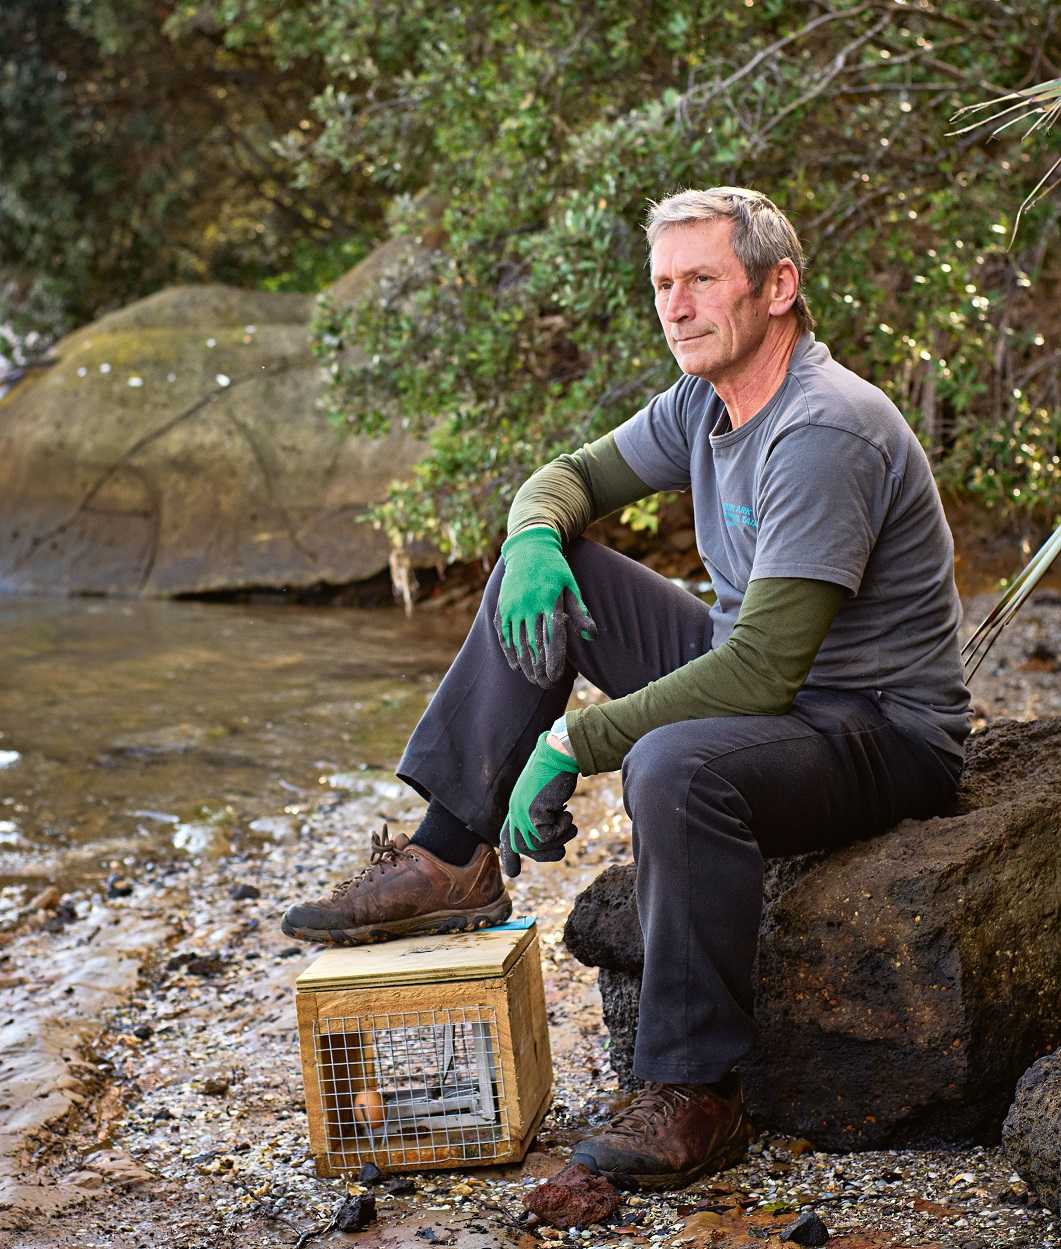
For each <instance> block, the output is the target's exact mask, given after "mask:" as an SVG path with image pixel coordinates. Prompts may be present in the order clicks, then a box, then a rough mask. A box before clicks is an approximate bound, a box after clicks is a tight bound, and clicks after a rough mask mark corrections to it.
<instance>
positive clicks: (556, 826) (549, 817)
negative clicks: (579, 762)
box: [500, 772, 578, 880]
mask: <svg viewBox="0 0 1061 1249" xmlns="http://www.w3.org/2000/svg"><path fill="white" fill-rule="evenodd" d="M577 783H578V775H577V774H575V773H571V772H561V773H560V775H559V776H557V777H554V779H553V780H551V781H550V782H549V783H548V785H546V786H545V787H544V788H543V789H541V790H539V792H538V796H537V797H536V798H535V799H534V801H533V802H532V803H531V804H530V817H531V820H532V821H533V824H534V833H533V834H532V835H531V836H528V835H527V834H525V833H522V832H520V831H519V830H518V829H515V830H513V828H512V827H511V826H510V824H509V822H508V821H506V822H505V827H504V828H503V829H502V830H501V847H500V849H501V866H502V867H503V868H504V871H505V875H506V876H508V877H509V878H510V879H512V880H514V879H515V878H516V877H517V876H518V875H519V874H520V872H521V871H522V870H523V866H522V864H521V862H520V856H521V855H525V856H526V857H527V858H528V859H533V860H534V861H535V862H536V863H559V862H560V860H561V859H562V858H564V857H565V856H566V854H567V850H566V849H565V847H566V846H567V843H568V842H569V841H572V840H573V839H574V838H575V837H577V836H578V829H577V828H576V827H575V821H574V817H573V816H572V815H571V812H570V811H568V809H567V800H568V799H569V798H570V797H571V795H572V794H573V793H574V792H575V786H576V784H577ZM532 837H533V839H534V840H532ZM535 840H536V842H537V844H536V845H535V844H534V841H535Z"/></svg>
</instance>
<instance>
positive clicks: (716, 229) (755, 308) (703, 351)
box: [652, 218, 772, 381]
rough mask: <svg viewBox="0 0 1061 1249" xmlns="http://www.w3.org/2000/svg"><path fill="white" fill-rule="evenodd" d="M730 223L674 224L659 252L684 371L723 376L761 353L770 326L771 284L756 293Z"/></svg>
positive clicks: (655, 276) (661, 310)
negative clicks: (737, 252)
mask: <svg viewBox="0 0 1061 1249" xmlns="http://www.w3.org/2000/svg"><path fill="white" fill-rule="evenodd" d="M732 234H733V223H732V222H730V221H726V220H725V219H724V218H717V219H715V220H714V221H697V222H694V223H691V224H689V225H676V226H671V227H670V228H669V229H666V230H664V231H663V233H662V234H661V235H660V236H659V238H658V239H657V240H656V242H655V245H654V246H653V248H652V285H653V287H654V289H655V292H656V312H657V313H658V314H659V319H660V322H661V324H662V326H663V330H664V333H665V334H666V335H667V345H668V347H670V349H671V351H672V352H673V354H674V358H675V360H677V361H678V363H679V364H680V365H681V368H682V371H683V372H685V373H690V374H692V375H693V376H694V377H702V378H705V379H706V380H708V381H714V380H715V379H716V378H721V377H724V376H725V375H726V374H727V373H728V372H729V371H730V370H731V369H733V368H734V366H740V365H742V364H744V363H746V362H747V361H748V360H749V359H750V358H751V357H752V356H754V354H755V352H756V351H757V350H758V349H759V347H760V345H761V344H762V342H763V339H764V338H765V337H766V332H767V329H768V327H769V324H770V305H771V298H772V289H771V283H770V282H769V281H767V282H766V283H764V285H763V289H762V291H760V293H759V294H758V295H753V294H752V289H751V287H750V286H749V285H748V279H747V277H746V276H745V273H744V269H743V267H742V266H741V263H740V261H739V260H738V259H737V257H736V256H735V255H734V254H733V249H732V247H730V238H731V236H732Z"/></svg>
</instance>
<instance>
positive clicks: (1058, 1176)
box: [1002, 1053, 1061, 1211]
mask: <svg viewBox="0 0 1061 1249" xmlns="http://www.w3.org/2000/svg"><path fill="white" fill-rule="evenodd" d="M1002 1148H1003V1150H1004V1151H1005V1154H1006V1158H1007V1159H1008V1160H1009V1163H1010V1165H1011V1166H1012V1167H1013V1169H1014V1170H1015V1171H1016V1172H1017V1174H1018V1175H1020V1177H1021V1178H1022V1179H1024V1180H1026V1181H1027V1183H1028V1187H1029V1188H1030V1189H1031V1190H1032V1192H1033V1193H1034V1194H1035V1195H1036V1197H1038V1198H1039V1200H1040V1201H1041V1202H1042V1203H1043V1205H1044V1206H1048V1207H1049V1208H1050V1209H1051V1210H1055V1211H1057V1210H1061V1053H1055V1054H1046V1055H1045V1056H1044V1057H1042V1058H1040V1059H1039V1061H1038V1062H1036V1063H1033V1064H1032V1065H1031V1066H1030V1067H1029V1068H1028V1070H1027V1071H1026V1072H1025V1073H1024V1075H1022V1076H1021V1078H1020V1083H1019V1084H1018V1085H1017V1095H1016V1097H1015V1098H1014V1099H1013V1105H1012V1106H1011V1107H1010V1111H1009V1114H1008V1115H1007V1116H1006V1122H1005V1123H1004V1124H1003V1125H1002Z"/></svg>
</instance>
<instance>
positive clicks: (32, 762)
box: [0, 598, 468, 902]
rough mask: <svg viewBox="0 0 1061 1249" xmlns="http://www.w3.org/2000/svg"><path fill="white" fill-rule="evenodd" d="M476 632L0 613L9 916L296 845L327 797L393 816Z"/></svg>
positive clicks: (127, 609) (348, 620) (353, 620)
mask: <svg viewBox="0 0 1061 1249" xmlns="http://www.w3.org/2000/svg"><path fill="white" fill-rule="evenodd" d="M467 625H468V621H467V619H465V618H463V617H457V618H456V619H454V618H452V617H450V618H443V617H441V616H435V615H433V614H429V613H419V614H418V615H417V616H416V618H415V619H414V620H412V621H407V620H406V619H405V617H404V616H402V615H401V614H400V613H399V612H397V611H389V610H382V611H371V612H369V611H353V610H343V609H335V608H327V609H312V608H291V607H276V608H271V607H250V606H228V605H220V604H203V603H174V602H116V601H101V600H84V599H46V598H37V599H9V598H0V889H2V891H3V892H2V894H0V899H2V900H7V899H10V901H11V902H15V901H16V897H15V895H16V894H17V895H19V896H22V897H24V896H25V894H26V889H27V887H29V888H34V887H36V885H38V884H42V883H44V882H47V881H54V882H55V883H57V884H58V885H59V886H60V888H63V889H68V888H71V887H73V886H74V885H75V884H81V883H85V882H86V881H87V880H91V879H99V877H100V876H101V875H104V876H106V875H110V874H112V873H117V874H122V873H123V872H130V873H133V872H135V866H136V865H137V864H140V863H143V862H146V861H150V860H155V861H159V862H160V861H164V860H167V859H172V858H173V857H175V856H185V855H187V856H192V857H197V856H210V855H213V854H228V853H232V852H233V851H236V850H239V849H240V848H244V847H246V848H249V847H250V846H251V845H252V844H255V843H257V844H261V842H263V841H268V840H270V839H279V838H284V837H288V836H293V835H296V834H297V829H298V825H299V816H300V813H301V809H302V806H304V804H305V803H306V802H307V801H308V800H309V798H310V797H311V795H312V796H318V795H319V794H320V793H321V792H322V789H326V788H328V787H330V788H332V789H335V790H336V791H338V792H342V791H349V790H350V789H352V788H353V789H355V790H361V791H364V788H365V786H366V784H367V785H369V786H376V787H377V788H379V790H380V792H381V795H382V796H388V791H389V789H390V787H392V786H394V785H396V782H395V781H394V779H393V774H392V771H391V770H392V769H393V767H394V765H395V764H396V762H397V760H398V757H399V755H400V753H401V748H402V746H403V744H404V742H405V739H406V737H407V736H408V734H409V732H410V730H411V729H412V727H413V725H414V724H415V723H416V721H417V719H418V718H419V716H420V714H421V713H422V712H423V709H424V707H425V706H426V704H427V702H428V701H429V699H430V697H431V695H432V693H433V691H434V690H435V689H436V688H437V685H438V682H439V680H440V678H441V675H442V673H444V672H445V669H446V667H447V666H448V664H449V662H450V660H451V659H452V657H453V655H454V654H455V653H456V650H457V648H458V647H459V645H460V642H461V639H462V637H463V634H464V632H465V631H466V629H467ZM16 755H17V757H15V756H16ZM5 764H6V766H4V765H5ZM394 796H396V795H394ZM19 886H21V887H19Z"/></svg>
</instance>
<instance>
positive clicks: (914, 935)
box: [564, 717, 1061, 1149]
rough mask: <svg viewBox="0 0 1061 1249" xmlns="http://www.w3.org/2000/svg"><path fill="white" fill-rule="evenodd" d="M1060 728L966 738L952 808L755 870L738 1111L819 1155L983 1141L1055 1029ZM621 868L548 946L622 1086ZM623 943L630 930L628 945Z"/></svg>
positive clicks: (629, 972)
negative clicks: (751, 995)
mask: <svg viewBox="0 0 1061 1249" xmlns="http://www.w3.org/2000/svg"><path fill="white" fill-rule="evenodd" d="M1059 906H1061V717H1051V718H1050V719H1046V720H1039V721H1033V722H1031V723H1028V724H1017V723H1013V722H1006V723H1002V724H999V725H996V726H994V727H993V728H990V729H988V730H986V731H985V732H983V733H981V734H979V735H978V736H976V737H974V738H973V739H972V740H971V741H970V746H969V757H968V767H967V772H966V779H965V781H964V782H963V785H962V788H961V790H960V791H959V793H958V796H957V798H956V800H955V804H954V808H953V812H952V813H951V814H949V815H947V816H945V817H942V818H939V819H933V820H927V821H924V822H917V821H912V820H911V821H907V822H905V823H903V824H901V825H899V826H898V827H897V828H895V829H893V830H891V831H890V832H888V833H886V834H884V835H883V836H881V837H876V838H874V839H872V840H870V841H866V842H861V843H857V844H855V845H852V846H850V847H848V848H846V849H844V850H841V851H839V852H837V853H835V854H832V855H811V856H803V857H801V858H799V859H791V860H788V859H781V860H772V861H769V862H768V864H767V902H766V907H765V910H764V915H763V923H762V928H761V931H760V944H759V959H758V966H757V973H756V975H757V979H756V1017H757V1019H758V1021H759V1023H760V1026H761V1035H760V1039H759V1042H758V1044H757V1046H756V1048H755V1049H754V1051H753V1052H752V1053H751V1054H750V1055H749V1056H748V1057H747V1058H746V1059H745V1060H744V1062H743V1063H742V1064H741V1069H742V1071H743V1073H744V1079H745V1084H746V1089H747V1093H748V1102H749V1106H750V1109H751V1112H752V1114H753V1116H754V1118H755V1119H756V1120H757V1121H758V1122H760V1123H762V1124H763V1125H765V1126H769V1127H770V1128H773V1129H777V1130H781V1131H786V1132H790V1133H793V1134H795V1135H797V1136H806V1137H808V1138H809V1139H811V1140H812V1141H814V1142H815V1143H816V1144H818V1145H820V1146H822V1147H826V1148H830V1149H878V1148H886V1147H894V1146H900V1145H908V1144H930V1143H937V1142H956V1141H992V1140H997V1139H998V1133H999V1128H1000V1125H1001V1123H1002V1120H1003V1118H1004V1117H1005V1114H1006V1109H1007V1107H1008V1106H1009V1104H1010V1101H1011V1100H1012V1095H1013V1089H1014V1086H1015V1085H1016V1082H1017V1079H1018V1077H1019V1076H1020V1074H1021V1073H1022V1072H1023V1071H1024V1070H1025V1068H1026V1067H1027V1066H1028V1064H1029V1063H1030V1062H1032V1061H1033V1060H1034V1059H1035V1058H1036V1057H1038V1056H1039V1055H1041V1054H1042V1053H1044V1052H1045V1051H1047V1050H1049V1049H1051V1048H1052V1047H1054V1046H1055V1045H1056V1044H1057V1042H1058V1039H1059V1036H1061V940H1059V936H1061V933H1059V915H1058V912H1059ZM639 933H640V926H639V923H638V918H637V908H636V903H635V900H634V876H633V866H632V865H629V866H626V867H620V868H610V869H608V871H606V872H605V873H603V874H602V876H600V877H599V878H598V879H597V880H596V881H595V882H594V883H593V884H592V885H590V887H589V888H588V889H587V890H586V891H585V892H584V893H583V894H581V895H580V896H579V898H578V899H577V901H576V903H575V907H574V910H573V912H572V914H571V918H570V919H569V921H568V925H567V928H566V930H565V933H564V936H565V940H566V942H567V945H568V948H569V949H570V950H571V952H572V953H573V954H574V955H575V957H576V958H578V959H580V960H581V961H583V962H585V963H588V964H589V965H591V966H598V967H600V968H601V969H602V970H601V975H600V982H601V994H602V997H603V1002H604V1019H605V1023H606V1025H607V1026H608V1029H609V1032H610V1034H611V1060H612V1064H613V1066H614V1067H615V1068H616V1070H617V1071H618V1073H619V1075H620V1078H621V1079H622V1080H623V1081H624V1083H626V1084H628V1085H629V1084H630V1083H631V1082H633V1077H632V1073H631V1069H630V1062H631V1058H632V1053H633V1041H634V1036H635V1031H636V1023H637V998H638V993H639V990H640V974H641V967H642V954H641V945H640V942H639V941H638V940H637V935H639ZM635 934H636V935H635Z"/></svg>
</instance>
